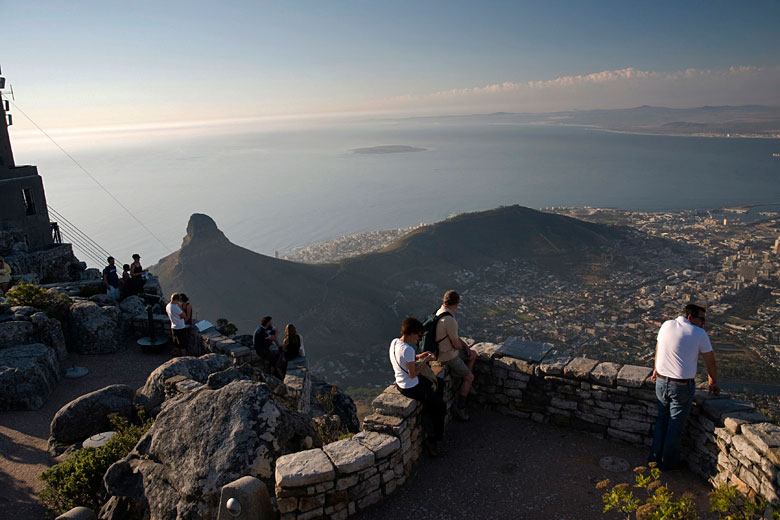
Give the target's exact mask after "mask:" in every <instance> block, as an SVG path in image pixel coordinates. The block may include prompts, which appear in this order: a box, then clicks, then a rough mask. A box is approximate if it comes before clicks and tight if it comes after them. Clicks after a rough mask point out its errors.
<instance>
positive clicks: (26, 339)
mask: <svg viewBox="0 0 780 520" xmlns="http://www.w3.org/2000/svg"><path fill="white" fill-rule="evenodd" d="M34 331H35V328H34V326H33V324H32V322H29V321H5V322H3V323H0V349H4V348H8V347H14V346H16V345H24V344H25V343H30V342H31V341H30V340H31V339H32V337H33V333H34Z"/></svg>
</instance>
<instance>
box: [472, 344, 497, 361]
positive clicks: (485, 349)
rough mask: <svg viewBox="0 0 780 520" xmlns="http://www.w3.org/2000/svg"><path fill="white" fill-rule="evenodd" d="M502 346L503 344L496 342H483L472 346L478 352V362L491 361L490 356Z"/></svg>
mask: <svg viewBox="0 0 780 520" xmlns="http://www.w3.org/2000/svg"><path fill="white" fill-rule="evenodd" d="M499 348H501V345H497V344H495V343H488V342H482V343H477V344H475V345H474V346H472V347H471V350H473V351H474V352H476V353H477V363H480V362H485V361H489V360H490V358H492V357H493V355H494V354H495V353H496V351H497V350H498V349H499Z"/></svg>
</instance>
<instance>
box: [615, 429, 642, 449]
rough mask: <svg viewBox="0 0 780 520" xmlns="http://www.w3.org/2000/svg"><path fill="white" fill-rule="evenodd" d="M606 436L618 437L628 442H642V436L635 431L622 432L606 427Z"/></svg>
mask: <svg viewBox="0 0 780 520" xmlns="http://www.w3.org/2000/svg"><path fill="white" fill-rule="evenodd" d="M607 437H611V438H613V439H619V440H621V441H624V442H628V443H630V444H639V445H641V444H642V436H641V435H639V434H637V433H629V432H624V431H623V430H616V429H615V428H607Z"/></svg>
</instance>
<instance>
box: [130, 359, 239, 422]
mask: <svg viewBox="0 0 780 520" xmlns="http://www.w3.org/2000/svg"><path fill="white" fill-rule="evenodd" d="M232 364H233V361H232V360H231V358H230V357H228V356H223V355H222V354H206V355H205V356H201V357H198V358H193V357H180V358H174V359H171V360H170V361H167V362H165V363H163V364H162V365H160V366H159V367H157V368H155V369H154V371H153V372H152V373H151V374H149V377H147V378H146V383H145V384H144V386H143V388H140V389H139V390H138V392H137V396H136V403H137V404H138V405H140V406H143V407H144V409H146V411H147V412H151V411H152V410H154V409H155V408H157V407H158V406H160V405H161V404H162V402H163V401H164V400H165V380H166V379H170V378H171V377H173V376H184V377H186V378H187V379H194V380H195V381H197V382H198V383H203V384H206V382H207V381H208V379H209V375H210V374H212V373H214V372H219V371H222V370H225V369H226V368H228V367H229V366H231V365H232Z"/></svg>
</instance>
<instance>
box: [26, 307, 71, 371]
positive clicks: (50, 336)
mask: <svg viewBox="0 0 780 520" xmlns="http://www.w3.org/2000/svg"><path fill="white" fill-rule="evenodd" d="M30 320H31V321H32V324H33V332H34V337H35V339H36V341H37V342H38V343H43V344H44V345H48V346H50V347H51V348H53V349H54V351H55V352H56V353H57V358H59V360H60V361H65V359H66V358H67V357H68V347H67V345H66V344H65V333H63V332H62V324H61V323H60V322H59V320H55V319H54V318H49V317H48V316H47V315H46V313H43V312H36V313H35V314H33V315H32V316H30Z"/></svg>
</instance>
